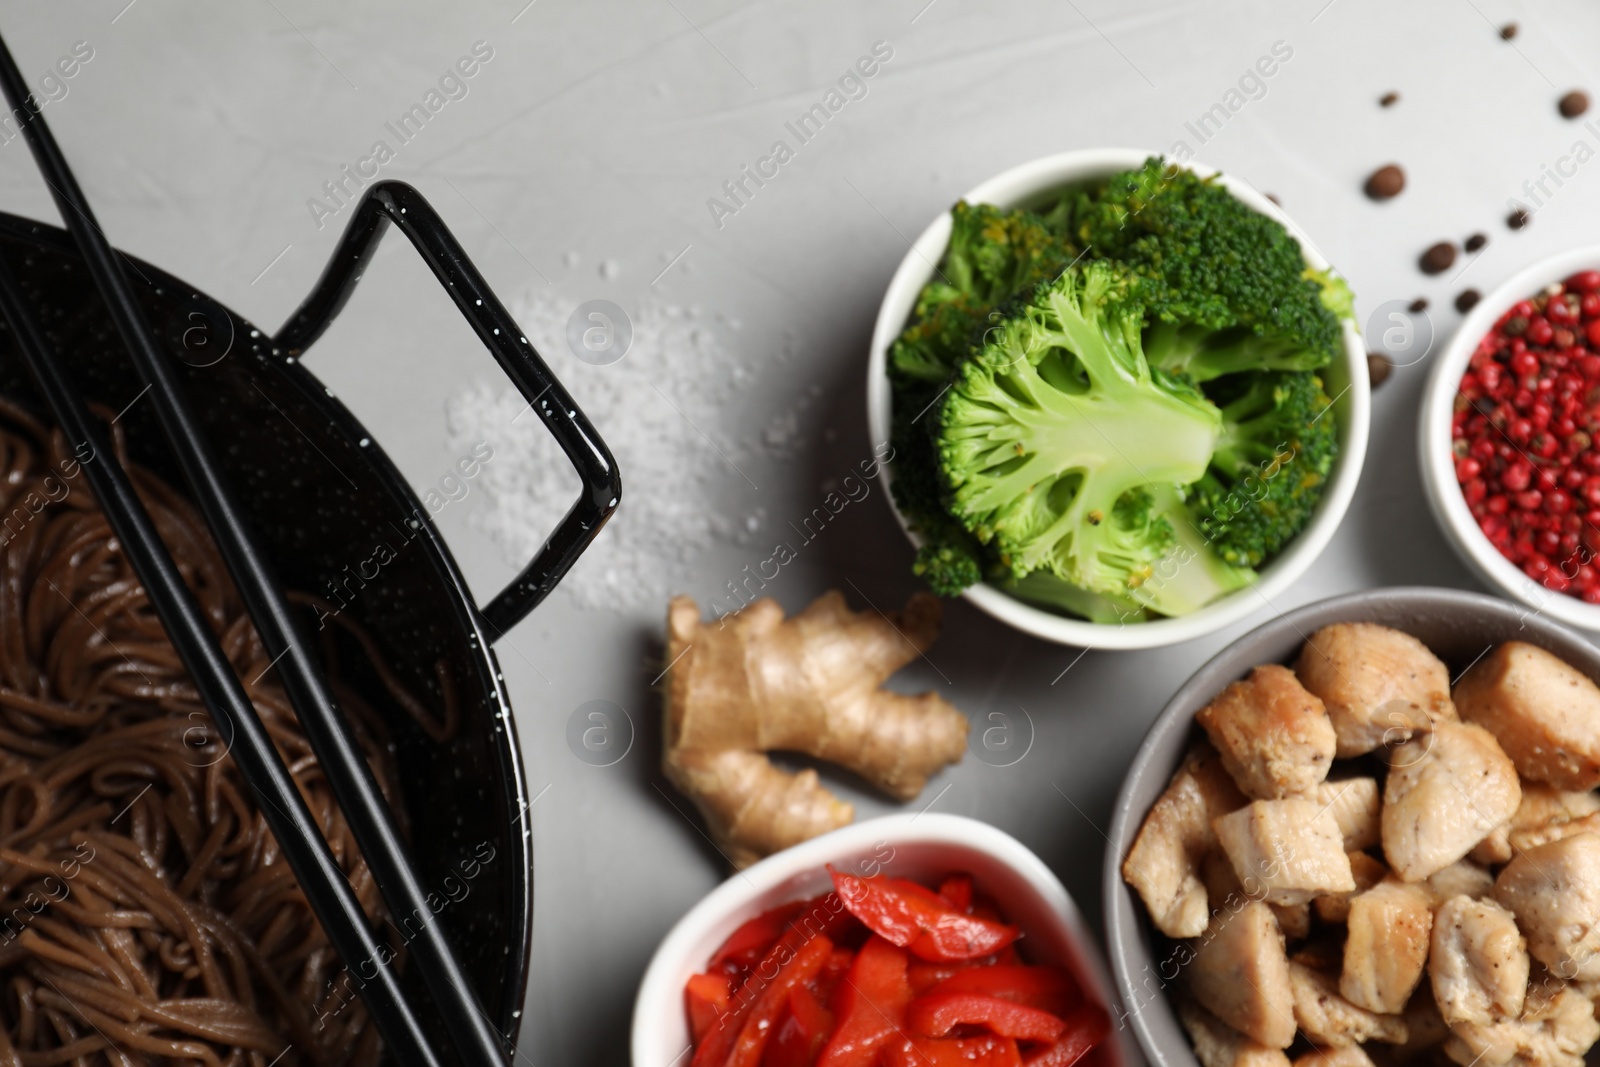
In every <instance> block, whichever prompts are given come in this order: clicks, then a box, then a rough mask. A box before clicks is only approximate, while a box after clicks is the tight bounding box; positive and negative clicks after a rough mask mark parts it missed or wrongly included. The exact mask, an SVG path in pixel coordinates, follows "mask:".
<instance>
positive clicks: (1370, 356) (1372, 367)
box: [1367, 352, 1394, 389]
mask: <svg viewBox="0 0 1600 1067" xmlns="http://www.w3.org/2000/svg"><path fill="white" fill-rule="evenodd" d="M1393 370H1394V364H1393V363H1392V362H1390V361H1389V357H1388V356H1386V355H1384V354H1383V353H1382V352H1368V353H1367V379H1368V380H1369V381H1370V382H1372V388H1374V389H1376V388H1377V387H1378V386H1380V385H1382V384H1383V383H1384V382H1386V381H1388V380H1389V373H1390V372H1391V371H1393Z"/></svg>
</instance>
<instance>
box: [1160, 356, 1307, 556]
mask: <svg viewBox="0 0 1600 1067" xmlns="http://www.w3.org/2000/svg"><path fill="white" fill-rule="evenodd" d="M1229 385H1230V386H1232V389H1231V390H1230V392H1231V393H1232V394H1233V395H1231V396H1230V395H1226V394H1224V395H1222V396H1219V398H1218V399H1219V400H1221V401H1222V421H1223V429H1222V435H1221V436H1220V437H1219V438H1218V441H1217V450H1216V452H1215V454H1213V455H1212V457H1211V466H1210V469H1209V470H1208V471H1207V472H1206V475H1205V477H1203V478H1201V479H1200V480H1199V482H1198V483H1197V484H1196V485H1195V486H1194V487H1193V489H1192V491H1191V499H1190V506H1191V508H1192V509H1193V512H1194V516H1195V522H1196V524H1197V525H1198V527H1199V529H1200V530H1201V532H1202V533H1203V534H1204V535H1205V536H1206V538H1207V539H1208V540H1210V541H1211V543H1212V544H1213V545H1214V546H1215V548H1216V551H1217V554H1218V555H1219V556H1220V557H1221V558H1222V559H1223V560H1225V561H1227V562H1229V563H1232V564H1236V565H1239V566H1248V567H1259V566H1260V565H1261V564H1262V563H1263V562H1265V561H1266V560H1268V559H1270V558H1271V557H1272V556H1274V555H1276V554H1277V553H1278V552H1279V551H1281V550H1282V549H1283V547H1284V546H1285V545H1287V544H1288V543H1289V542H1290V541H1291V540H1292V539H1293V538H1294V537H1295V535H1296V534H1298V533H1299V532H1300V531H1301V530H1302V529H1303V528H1304V527H1305V525H1306V523H1307V522H1309V521H1310V519H1311V513H1312V511H1314V510H1315V508H1316V506H1317V502H1318V501H1319V500H1321V499H1322V491H1323V489H1324V487H1325V485H1326V482H1327V478H1328V472H1329V471H1330V470H1331V469H1332V468H1333V461H1334V457H1335V455H1336V454H1337V451H1338V429H1337V427H1336V425H1335V423H1334V418H1333V416H1332V414H1330V411H1329V409H1330V408H1331V407H1332V403H1333V402H1332V401H1331V400H1329V399H1328V395H1327V393H1326V392H1325V391H1324V390H1323V387H1322V379H1320V378H1319V377H1317V376H1316V375H1315V374H1310V373H1307V372H1298V373H1261V374H1254V375H1249V376H1241V380H1237V381H1235V380H1230V381H1229Z"/></svg>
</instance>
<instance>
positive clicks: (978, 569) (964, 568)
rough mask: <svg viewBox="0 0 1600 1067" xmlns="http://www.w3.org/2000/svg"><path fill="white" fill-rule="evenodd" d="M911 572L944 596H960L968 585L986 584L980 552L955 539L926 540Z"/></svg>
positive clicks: (919, 550) (918, 552) (918, 551)
mask: <svg viewBox="0 0 1600 1067" xmlns="http://www.w3.org/2000/svg"><path fill="white" fill-rule="evenodd" d="M911 571H912V573H913V574H915V575H917V577H919V578H921V579H922V580H923V581H925V582H927V583H928V587H929V588H930V589H932V590H933V591H934V592H935V593H938V594H939V595H940V596H959V595H960V594H961V591H962V590H963V589H965V588H966V587H967V586H969V585H977V584H978V583H979V582H981V581H983V564H982V563H981V562H980V561H979V559H978V554H977V552H975V551H973V550H972V549H971V548H969V547H968V546H967V545H966V544H964V543H963V542H962V540H960V539H956V538H953V537H942V538H935V539H929V540H927V541H925V542H924V543H923V545H922V547H921V548H919V549H918V550H917V560H916V562H915V563H913V564H912V565H911Z"/></svg>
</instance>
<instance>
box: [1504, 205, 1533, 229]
mask: <svg viewBox="0 0 1600 1067" xmlns="http://www.w3.org/2000/svg"><path fill="white" fill-rule="evenodd" d="M1532 221H1533V216H1532V215H1530V214H1528V213H1527V212H1526V211H1524V210H1522V209H1521V208H1520V207H1519V208H1517V210H1515V211H1513V212H1512V213H1511V214H1509V215H1507V216H1506V225H1507V226H1509V227H1511V228H1512V229H1513V230H1520V229H1522V228H1523V227H1524V226H1526V225H1527V224H1528V223H1530V222H1532Z"/></svg>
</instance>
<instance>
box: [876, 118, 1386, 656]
mask: <svg viewBox="0 0 1600 1067" xmlns="http://www.w3.org/2000/svg"><path fill="white" fill-rule="evenodd" d="M867 402H868V421H869V426H870V431H871V434H872V439H873V441H875V442H888V443H889V445H890V447H891V449H892V452H891V454H890V461H889V463H888V467H887V472H886V477H887V478H888V479H889V483H890V489H891V493H890V496H891V503H892V505H893V508H894V511H895V515H896V517H897V518H898V519H899V521H900V524H901V526H902V528H903V529H904V530H905V531H906V534H907V536H908V537H910V539H911V541H912V543H913V544H914V545H915V546H916V549H917V554H916V559H915V562H914V564H913V570H914V571H915V572H916V573H917V574H918V575H919V576H921V577H922V578H923V579H924V580H925V581H926V582H927V583H928V584H929V585H930V586H931V587H932V588H933V589H934V590H935V591H936V592H938V593H940V594H941V595H944V596H957V595H960V596H964V597H966V598H967V599H969V600H970V601H972V602H973V603H975V604H976V605H977V606H978V607H980V608H981V609H983V610H984V611H986V612H988V613H989V614H991V615H994V616H996V617H997V618H1000V619H1002V620H1003V621H1005V622H1008V623H1010V624H1011V625H1013V626H1015V627H1017V628H1019V629H1021V630H1024V631H1026V632H1028V633H1031V634H1034V635H1035V636H1038V637H1043V638H1046V639H1049V640H1054V641H1058V642H1060V643H1062V644H1069V645H1075V646H1080V647H1086V648H1151V647H1156V646H1159V645H1166V644H1172V643H1175V642H1179V641H1186V640H1189V639H1191V638H1194V637H1199V636H1201V635H1203V634H1207V633H1210V632H1213V631H1215V630H1217V629H1220V628H1222V627H1224V626H1227V625H1229V624H1231V623H1233V622H1237V621H1238V620H1240V619H1242V618H1244V617H1245V616H1247V615H1249V614H1251V613H1252V612H1254V611H1256V610H1258V609H1260V608H1262V607H1266V606H1268V605H1270V603H1271V601H1272V598H1273V597H1274V596H1275V595H1276V594H1277V593H1280V592H1282V591H1283V590H1284V589H1285V588H1286V587H1288V586H1289V585H1290V584H1291V583H1292V582H1293V581H1294V580H1295V579H1296V578H1297V577H1299V576H1300V575H1301V574H1302V573H1304V572H1305V570H1306V568H1307V567H1309V566H1310V564H1311V562H1312V561H1313V560H1314V559H1315V558H1316V556H1317V555H1318V554H1319V553H1320V552H1321V551H1322V549H1323V548H1324V547H1325V546H1326V545H1327V543H1328V540H1329V539H1330V538H1331V537H1332V535H1333V532H1334V530H1335V528H1336V527H1337V526H1338V524H1339V520H1340V519H1341V518H1342V517H1343V515H1344V512H1345V509H1346V507H1347V506H1348V505H1349V502H1350V498H1351V496H1352V494H1353V493H1354V491H1355V485H1356V481H1357V479H1358V478H1359V476H1360V472H1361V462H1362V458H1363V456H1364V453H1365V451H1366V443H1367V426H1368V416H1369V407H1370V392H1369V385H1368V380H1367V373H1366V354H1365V348H1364V346H1363V345H1362V343H1361V338H1360V335H1359V333H1358V332H1357V330H1356V328H1355V326H1354V307H1353V298H1352V296H1351V294H1350V290H1349V289H1348V288H1347V287H1346V285H1345V283H1344V280H1343V279H1342V278H1340V277H1339V275H1338V274H1337V273H1335V272H1334V271H1333V270H1332V268H1331V267H1330V266H1329V265H1328V263H1327V262H1325V261H1324V260H1323V259H1322V258H1321V256H1320V255H1319V254H1318V253H1317V251H1316V250H1315V249H1314V248H1312V247H1311V246H1310V244H1309V242H1305V241H1302V240H1299V239H1297V237H1296V235H1295V230H1294V227H1293V224H1292V223H1291V222H1290V221H1289V220H1288V219H1287V217H1285V216H1284V214H1283V213H1282V212H1281V211H1280V210H1279V209H1278V207H1277V206H1276V205H1275V204H1273V203H1272V202H1271V201H1269V200H1267V199H1266V198H1265V197H1263V196H1262V195H1261V194H1260V193H1258V192H1256V191H1255V190H1254V188H1252V187H1251V186H1249V185H1247V184H1245V183H1242V182H1239V181H1235V180H1233V179H1230V178H1228V177H1227V176H1225V175H1221V174H1218V173H1217V172H1215V171H1212V170H1210V169H1209V168H1205V167H1202V166H1199V165H1197V164H1194V163H1181V164H1180V163H1175V162H1172V161H1169V160H1166V159H1162V158H1161V157H1159V156H1152V155H1151V154H1149V153H1146V152H1141V151H1138V150H1133V149H1095V150H1088V151H1079V152H1067V153H1062V154H1060V155H1055V156H1049V157H1046V158H1044V159H1040V160H1035V161H1033V162H1031V163H1027V164H1024V165H1022V166H1020V167H1017V168H1014V169H1013V170H1010V171H1007V172H1006V173H1004V174H1001V175H999V176H997V177H995V178H993V179H990V180H989V181H987V182H985V183H983V184H982V185H980V186H978V187H977V188H976V189H974V190H972V191H971V192H970V193H968V194H967V195H966V196H965V197H963V198H962V200H961V201H960V202H958V203H957V204H956V205H955V207H954V208H952V209H951V210H950V211H949V212H946V213H945V214H944V215H942V216H940V217H939V218H938V219H936V220H934V222H933V223H932V225H930V226H929V227H928V228H927V229H926V230H925V231H923V233H922V235H921V236H920V237H919V238H918V239H917V241H916V242H915V244H914V246H913V248H912V249H911V251H910V252H909V253H908V254H907V255H906V257H905V259H904V260H903V261H902V262H901V264H900V267H899V269H898V270H897V271H896V272H895V275H894V278H893V279H892V280H891V282H890V284H889V289H888V292H887V293H886V294H885V296H884V300H883V304H882V306H881V308H880V309H879V312H878V319H877V324H876V327H875V328H874V331H873V340H872V352H871V359H870V365H869V371H868V383H867Z"/></svg>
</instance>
